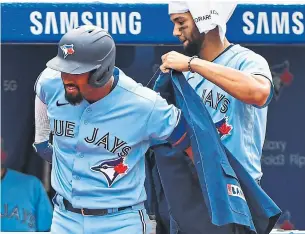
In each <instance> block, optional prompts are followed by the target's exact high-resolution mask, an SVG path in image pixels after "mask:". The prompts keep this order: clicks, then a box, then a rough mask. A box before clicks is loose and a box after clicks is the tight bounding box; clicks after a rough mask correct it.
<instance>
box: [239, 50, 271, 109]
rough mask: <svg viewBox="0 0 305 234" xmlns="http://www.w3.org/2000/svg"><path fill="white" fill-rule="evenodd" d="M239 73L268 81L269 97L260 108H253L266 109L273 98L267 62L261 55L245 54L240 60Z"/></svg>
mask: <svg viewBox="0 0 305 234" xmlns="http://www.w3.org/2000/svg"><path fill="white" fill-rule="evenodd" d="M240 71H243V72H246V73H248V74H250V75H260V76H263V77H265V78H266V79H268V80H269V81H270V84H271V85H270V94H269V97H268V99H267V101H266V103H265V104H264V105H263V106H262V107H258V106H256V105H254V106H255V107H258V108H263V107H266V106H267V105H268V104H269V103H270V101H271V99H272V97H273V89H274V86H273V81H272V74H271V71H270V68H269V65H268V62H267V61H266V59H265V58H263V57H262V56H261V55H259V54H256V53H254V52H251V53H246V54H245V57H243V59H241V64H240Z"/></svg>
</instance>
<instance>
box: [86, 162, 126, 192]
mask: <svg viewBox="0 0 305 234" xmlns="http://www.w3.org/2000/svg"><path fill="white" fill-rule="evenodd" d="M124 161H125V158H124V157H118V158H115V159H111V160H104V161H102V162H101V163H99V164H98V165H96V166H93V167H91V170H93V171H96V172H100V173H102V174H103V175H104V176H105V177H106V179H107V182H108V187H111V185H112V184H113V182H114V181H115V179H116V178H117V177H118V176H119V175H125V174H126V173H127V171H128V165H127V164H125V162H124Z"/></svg>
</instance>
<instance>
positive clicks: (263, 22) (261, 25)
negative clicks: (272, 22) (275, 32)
mask: <svg viewBox="0 0 305 234" xmlns="http://www.w3.org/2000/svg"><path fill="white" fill-rule="evenodd" d="M263 29H264V32H265V34H269V33H270V31H269V24H268V17H267V13H266V12H259V13H258V19H257V28H256V33H257V34H262V31H263Z"/></svg>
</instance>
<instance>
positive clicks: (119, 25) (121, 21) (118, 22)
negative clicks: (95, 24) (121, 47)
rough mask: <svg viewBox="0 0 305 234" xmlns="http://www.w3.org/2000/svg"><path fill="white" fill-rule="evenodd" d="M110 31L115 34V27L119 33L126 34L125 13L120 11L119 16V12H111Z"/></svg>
mask: <svg viewBox="0 0 305 234" xmlns="http://www.w3.org/2000/svg"><path fill="white" fill-rule="evenodd" d="M111 16H112V33H113V34H117V29H118V31H119V34H126V13H125V12H121V17H120V15H119V12H112V14H111Z"/></svg>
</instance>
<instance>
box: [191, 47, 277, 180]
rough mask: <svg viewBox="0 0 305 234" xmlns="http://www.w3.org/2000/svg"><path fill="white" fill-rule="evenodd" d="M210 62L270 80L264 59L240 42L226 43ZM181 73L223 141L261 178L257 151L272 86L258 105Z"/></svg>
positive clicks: (195, 76) (256, 176) (263, 130)
mask: <svg viewBox="0 0 305 234" xmlns="http://www.w3.org/2000/svg"><path fill="white" fill-rule="evenodd" d="M213 62H214V63H216V64H220V65H223V66H226V67H231V68H234V69H237V70H240V71H243V72H246V73H249V74H252V75H261V76H263V77H266V79H268V80H270V82H271V83H272V76H271V72H270V69H269V65H268V63H267V61H266V60H265V59H264V58H263V57H262V56H260V55H258V54H256V53H254V52H253V51H251V50H249V49H247V48H244V47H242V46H240V45H232V46H230V47H228V49H227V50H226V51H224V52H223V53H222V54H221V55H220V56H218V57H217V58H216V59H215V60H214V61H213ZM185 76H186V78H187V79H188V82H189V84H190V85H191V86H192V87H193V88H194V89H195V91H196V93H197V94H198V95H199V96H200V97H201V98H202V101H203V103H204V104H205V106H206V107H207V110H208V111H209V113H210V115H211V117H212V119H213V121H214V123H215V126H216V128H217V131H218V133H219V135H220V138H221V140H222V142H223V144H224V145H225V146H226V147H227V148H228V149H229V150H230V152H231V153H232V154H233V155H234V156H235V157H236V158H237V159H238V160H239V161H240V162H241V163H242V165H243V166H244V167H245V168H246V170H247V171H248V172H249V173H250V174H251V176H252V177H253V178H255V179H259V178H261V176H262V170H261V155H262V148H263V143H264V140H265V133H266V123H267V105H268V103H269V102H270V100H271V98H272V94H273V88H272V90H271V92H270V95H269V98H268V100H267V102H266V103H265V105H264V106H263V107H260V108H259V107H257V106H254V105H249V104H246V103H244V102H241V101H239V100H237V99H236V98H234V97H232V96H231V95H230V94H228V93H227V92H225V91H224V90H222V89H221V88H219V87H218V86H216V85H215V84H213V83H212V82H210V81H208V80H206V79H205V78H204V77H202V76H200V75H199V74H197V73H194V74H193V73H186V74H185ZM271 86H272V87H273V85H271Z"/></svg>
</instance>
